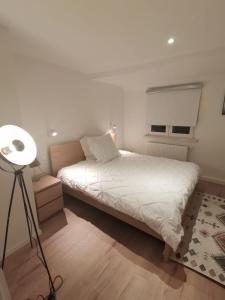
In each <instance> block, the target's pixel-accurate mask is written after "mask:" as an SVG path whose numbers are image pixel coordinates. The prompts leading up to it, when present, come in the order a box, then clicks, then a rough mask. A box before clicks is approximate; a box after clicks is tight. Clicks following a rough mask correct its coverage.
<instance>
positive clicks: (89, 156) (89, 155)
mask: <svg viewBox="0 0 225 300" xmlns="http://www.w3.org/2000/svg"><path fill="white" fill-rule="evenodd" d="M87 139H88V136H84V137H82V138H81V139H80V144H81V148H82V150H83V151H84V155H85V157H86V159H87V160H90V159H94V160H96V158H95V157H94V155H93V154H92V153H91V151H90V149H89V146H88V144H87Z"/></svg>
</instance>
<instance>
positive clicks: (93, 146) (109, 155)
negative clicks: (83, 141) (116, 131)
mask: <svg viewBox="0 0 225 300" xmlns="http://www.w3.org/2000/svg"><path fill="white" fill-rule="evenodd" d="M87 144H88V146H89V149H90V151H91V153H92V154H93V155H94V156H95V158H96V159H97V161H98V162H102V163H105V162H107V161H110V160H112V159H113V158H116V157H118V156H120V153H119V151H118V149H117V148H116V146H115V144H114V143H113V141H112V138H111V135H110V134H106V135H102V136H98V137H89V138H88V139H87Z"/></svg>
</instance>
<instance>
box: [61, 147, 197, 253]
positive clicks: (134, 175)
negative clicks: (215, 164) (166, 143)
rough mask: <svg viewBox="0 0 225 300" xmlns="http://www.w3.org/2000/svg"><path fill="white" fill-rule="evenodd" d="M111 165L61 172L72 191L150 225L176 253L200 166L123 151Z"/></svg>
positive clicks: (79, 166)
mask: <svg viewBox="0 0 225 300" xmlns="http://www.w3.org/2000/svg"><path fill="white" fill-rule="evenodd" d="M120 154H121V155H120V157H118V158H115V159H113V160H112V161H109V162H107V163H98V162H96V161H94V160H86V161H81V162H79V163H77V164H75V165H72V166H68V167H65V168H63V169H61V170H60V171H59V172H58V178H60V179H61V181H62V182H63V183H64V184H66V185H68V186H69V187H70V188H74V189H78V190H81V191H83V192H85V193H87V194H88V195H90V196H91V197H93V198H95V199H96V201H99V202H100V203H102V204H104V205H107V206H109V207H113V208H114V209H116V210H118V211H120V212H123V213H125V214H127V215H129V216H131V217H133V218H135V219H137V220H139V221H141V222H143V223H145V224H146V225H147V226H149V227H150V228H151V229H153V230H154V231H155V232H157V233H158V234H160V235H161V236H162V238H163V239H164V241H165V242H166V243H167V244H168V245H169V246H171V247H172V249H173V250H174V251H175V250H176V249H177V247H178V244H179V243H180V241H181V238H182V236H183V227H182V224H181V221H182V214H183V212H184V209H185V207H186V204H187V202H188V199H189V197H190V195H191V194H192V192H193V190H194V188H195V185H196V183H197V181H198V177H199V167H198V165H196V164H194V163H190V162H182V161H177V160H172V159H167V158H162V157H154V156H149V155H140V154H137V153H132V152H128V151H120Z"/></svg>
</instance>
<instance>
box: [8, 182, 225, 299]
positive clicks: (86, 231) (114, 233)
mask: <svg viewBox="0 0 225 300" xmlns="http://www.w3.org/2000/svg"><path fill="white" fill-rule="evenodd" d="M197 189H198V190H200V191H204V192H209V193H213V194H216V195H220V196H222V195H223V196H224V197H225V187H223V186H220V185H214V184H208V183H205V182H200V183H199V185H198V186H197ZM65 207H66V208H65V212H64V213H59V214H57V215H56V216H54V217H52V218H51V219H49V220H48V221H46V222H45V223H44V224H43V226H42V231H43V235H42V240H43V248H44V251H45V253H46V256H47V260H48V263H49V267H50V270H51V273H52V275H53V276H55V275H57V274H60V275H61V276H63V278H64V285H63V287H62V288H61V289H60V290H59V291H58V293H57V299H58V300H151V299H154V300H161V299H167V300H170V299H171V300H176V299H182V300H193V299H195V300H198V299H204V300H211V299H213V300H222V299H225V289H224V288H223V287H222V286H220V285H218V284H216V283H214V282H213V281H211V280H210V279H208V278H205V277H203V276H201V275H200V274H198V273H196V272H194V271H192V270H189V269H188V268H185V267H183V266H181V265H179V264H177V263H174V262H169V263H167V264H166V263H164V262H163V259H162V251H163V243H162V242H160V241H158V240H156V239H154V238H152V237H150V236H148V235H147V234H145V233H143V232H141V231H139V230H137V229H135V228H133V227H131V226H129V225H127V224H125V223H123V222H121V221H119V220H117V219H115V218H113V217H111V216H109V215H107V214H105V213H103V212H101V211H99V210H97V209H95V208H93V207H90V206H88V205H87V204H85V203H82V202H81V201H79V200H75V199H73V198H71V197H68V196H67V197H66V199H65ZM6 277H7V280H8V283H9V287H10V290H11V293H12V296H13V300H23V299H35V298H36V296H37V295H38V294H40V293H42V294H45V295H46V293H47V291H48V280H47V277H46V274H45V271H44V270H43V268H42V266H41V264H40V262H39V261H38V259H37V257H36V251H35V250H34V249H33V250H31V249H30V248H29V247H24V249H21V250H20V251H18V252H17V253H14V254H13V255H11V256H10V257H9V258H7V260H6ZM56 284H57V283H56Z"/></svg>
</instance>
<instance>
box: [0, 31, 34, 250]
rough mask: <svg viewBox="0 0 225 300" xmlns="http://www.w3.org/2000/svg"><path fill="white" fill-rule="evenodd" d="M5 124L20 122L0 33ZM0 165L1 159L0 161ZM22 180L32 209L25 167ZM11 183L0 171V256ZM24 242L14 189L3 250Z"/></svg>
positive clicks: (0, 115) (0, 116)
mask: <svg viewBox="0 0 225 300" xmlns="http://www.w3.org/2000/svg"><path fill="white" fill-rule="evenodd" d="M5 124H15V125H19V126H21V125H22V120H21V115H20V109H19V103H18V99H17V94H16V86H15V77H14V65H13V55H12V53H11V52H10V48H9V47H8V46H7V40H6V39H5V36H4V34H2V33H1V32H0V126H2V125H5ZM0 165H1V166H3V162H2V161H1V160H0ZM25 180H26V184H27V188H28V192H29V196H30V200H31V205H32V207H33V209H34V212H35V214H36V211H35V205H34V197H33V192H32V184H31V178H30V175H29V172H28V170H26V171H25ZM12 183H13V175H12V174H7V173H4V172H2V171H0V255H2V250H3V239H4V234H5V224H6V215H7V210H8V206H9V198H10V192H11V188H12ZM27 241H28V232H27V227H26V223H25V215H24V209H23V205H22V199H21V194H20V191H19V189H18V186H17V189H16V195H15V198H14V202H13V207H12V216H11V223H10V231H9V239H8V248H7V250H8V251H7V253H11V252H12V251H14V250H15V249H17V248H18V247H20V246H22V245H24V243H26V242H27Z"/></svg>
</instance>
